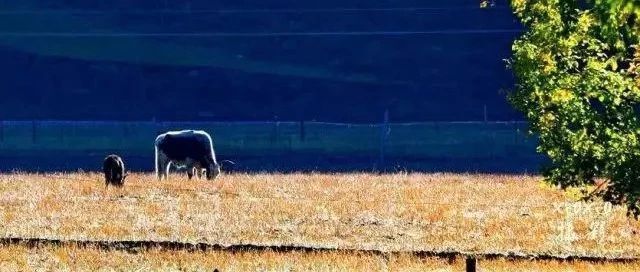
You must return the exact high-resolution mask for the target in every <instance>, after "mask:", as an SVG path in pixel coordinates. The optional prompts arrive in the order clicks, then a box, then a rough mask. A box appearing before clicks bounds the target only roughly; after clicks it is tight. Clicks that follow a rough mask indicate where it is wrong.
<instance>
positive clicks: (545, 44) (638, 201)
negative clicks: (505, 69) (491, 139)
mask: <svg viewBox="0 0 640 272" xmlns="http://www.w3.org/2000/svg"><path fill="white" fill-rule="evenodd" d="M511 5H512V8H513V10H514V12H515V14H516V15H517V16H518V18H519V19H520V20H521V22H522V23H523V24H524V25H525V27H526V32H525V33H524V34H523V35H522V36H521V37H520V38H519V39H517V40H516V41H515V42H514V43H513V46H512V50H513V56H512V58H511V59H509V60H508V66H509V67H510V68H511V69H512V70H513V72H514V74H515V76H516V85H515V88H514V90H513V91H512V92H511V93H510V95H509V99H510V101H511V102H512V104H513V105H514V106H515V107H516V108H517V109H519V110H520V111H522V112H523V113H524V114H525V116H526V118H527V119H528V120H529V123H530V130H531V132H532V133H535V134H537V135H538V136H539V145H538V151H539V152H542V153H544V154H546V155H547V156H548V157H549V158H550V164H549V165H548V166H547V167H546V168H545V171H544V175H545V177H546V179H547V180H548V181H550V182H551V183H553V184H556V185H560V186H561V187H562V188H567V187H571V186H584V185H594V184H595V183H596V180H598V179H604V180H606V181H607V182H606V184H607V185H606V186H603V187H602V188H600V190H598V192H597V193H595V194H592V196H596V195H597V196H601V197H603V198H604V200H606V201H609V202H612V203H614V204H623V203H624V204H626V205H627V207H628V211H629V213H630V214H633V215H635V216H636V217H637V216H638V215H640V119H639V118H638V115H639V114H640V88H639V86H640V77H639V76H638V75H639V73H640V68H639V67H640V51H638V49H639V48H638V46H637V45H638V41H639V40H638V33H639V31H638V25H639V22H638V18H639V17H638V14H637V13H638V12H637V10H638V5H637V4H636V1H634V0H612V1H606V0H593V1H578V0H513V1H512V2H511Z"/></svg>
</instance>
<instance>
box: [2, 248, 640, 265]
mask: <svg viewBox="0 0 640 272" xmlns="http://www.w3.org/2000/svg"><path fill="white" fill-rule="evenodd" d="M478 268H479V271H496V272H499V271H505V272H511V271H559V272H560V271H562V272H565V271H629V272H631V271H640V262H629V263H590V262H573V261H569V262H566V261H514V260H507V259H503V258H498V259H491V260H479V262H478ZM98 269H102V270H106V271H213V270H214V269H218V270H219V271H440V272H445V271H463V270H464V260H462V259H459V258H457V259H452V260H447V259H439V258H436V257H417V256H415V255H413V254H406V253H401V254H388V255H386V256H382V255H379V254H373V253H357V254H353V253H349V252H339V251H338V252H296V251H293V252H274V251H268V250H267V251H240V252H229V251H220V250H213V251H206V252H203V251H187V250H171V251H165V250H161V249H151V250H146V251H141V252H136V253H130V252H126V251H118V250H103V249H98V248H94V247H78V246H61V247H59V246H40V247H35V248H34V247H27V246H23V245H10V246H5V247H0V271H34V270H38V271H42V270H46V271H51V270H57V271H60V270H63V271H95V270H98Z"/></svg>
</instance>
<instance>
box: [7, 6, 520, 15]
mask: <svg viewBox="0 0 640 272" xmlns="http://www.w3.org/2000/svg"><path fill="white" fill-rule="evenodd" d="M508 8H509V7H507V6H495V7H491V8H490V9H508ZM448 10H481V8H480V7H479V6H457V7H393V8H317V9H310V8H300V9H193V10H192V9H149V10H143V9H138V10H97V9H32V10H28V9H23V10H0V15H5V14H7V15H8V14H69V13H72V14H215V13H218V14H229V13H231V14H238V13H354V12H421V11H448Z"/></svg>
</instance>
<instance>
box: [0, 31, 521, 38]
mask: <svg viewBox="0 0 640 272" xmlns="http://www.w3.org/2000/svg"><path fill="white" fill-rule="evenodd" d="M521 32H522V30H521V29H449V30H416V31H327V32H119V33H115V32H114V33H104V32H0V37H9V38H14V37H15V38H31V37H45V38H94V37H105V38H128V37H142V38H145V37H146V38H154V37H187V38H209V37H283V36H415V35H446V34H461V35H474V34H504V33H521Z"/></svg>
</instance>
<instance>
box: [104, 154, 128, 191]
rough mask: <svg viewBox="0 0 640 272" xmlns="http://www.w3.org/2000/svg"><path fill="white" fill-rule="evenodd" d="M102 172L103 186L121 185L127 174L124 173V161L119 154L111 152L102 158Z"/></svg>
mask: <svg viewBox="0 0 640 272" xmlns="http://www.w3.org/2000/svg"><path fill="white" fill-rule="evenodd" d="M102 172H103V173H104V182H105V184H104V185H105V187H107V186H109V185H113V186H117V187H122V185H124V179H125V178H126V177H127V174H125V169H124V162H123V161H122V158H120V156H118V155H113V154H112V155H109V156H107V157H106V158H104V162H103V163H102Z"/></svg>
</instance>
